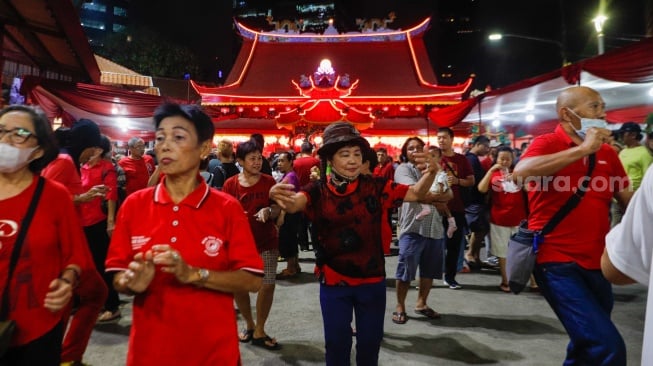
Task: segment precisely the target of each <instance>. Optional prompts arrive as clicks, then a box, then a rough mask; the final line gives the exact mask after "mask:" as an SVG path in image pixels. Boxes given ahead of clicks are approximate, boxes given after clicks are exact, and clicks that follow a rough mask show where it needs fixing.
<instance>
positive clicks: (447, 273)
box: [442, 212, 467, 281]
mask: <svg viewBox="0 0 653 366" xmlns="http://www.w3.org/2000/svg"><path fill="white" fill-rule="evenodd" d="M451 215H452V216H453V217H454V220H456V226H457V227H458V229H457V230H456V231H454V233H453V235H452V236H451V238H448V237H446V235H445V239H446V248H447V254H446V257H445V259H444V278H445V280H447V281H449V280H454V279H456V272H458V271H457V270H458V255H459V253H460V243H461V242H462V240H463V232H464V231H465V226H466V225H467V220H465V213H464V212H452V213H451ZM442 223H443V224H444V231H445V232H447V229H448V228H449V222H448V221H447V218H446V217H442Z"/></svg>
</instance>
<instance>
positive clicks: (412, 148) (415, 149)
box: [406, 146, 424, 152]
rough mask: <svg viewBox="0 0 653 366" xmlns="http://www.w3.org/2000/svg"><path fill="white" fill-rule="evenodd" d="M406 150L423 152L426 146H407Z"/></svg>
mask: <svg viewBox="0 0 653 366" xmlns="http://www.w3.org/2000/svg"><path fill="white" fill-rule="evenodd" d="M406 150H407V151H418V152H422V151H424V147H423V146H409V147H407V148H406Z"/></svg>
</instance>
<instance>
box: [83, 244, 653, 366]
mask: <svg viewBox="0 0 653 366" xmlns="http://www.w3.org/2000/svg"><path fill="white" fill-rule="evenodd" d="M311 254H312V253H302V254H301V257H302V263H301V266H302V269H303V271H304V272H303V273H302V274H301V275H300V276H299V277H297V278H296V279H293V280H291V281H279V282H278V284H277V288H276V293H275V300H274V304H273V307H272V311H271V314H270V318H269V320H268V324H267V326H266V328H267V331H268V333H269V334H270V335H272V336H274V337H276V338H277V339H278V340H279V342H280V343H281V344H282V345H283V349H282V350H280V351H267V350H264V349H261V348H258V347H254V346H252V345H250V344H241V347H240V350H241V354H242V358H243V364H244V365H265V366H273V365H322V364H324V361H323V360H324V343H323V338H322V323H321V322H322V318H321V315H320V306H319V299H318V284H317V283H316V282H315V280H314V279H313V276H312V275H311V274H309V273H310V272H311V271H312V267H313V263H312V262H311V258H310V255H311ZM396 263H397V257H393V256H390V257H387V261H386V269H387V272H388V276H389V277H390V279H388V281H387V283H388V290H387V299H388V301H387V314H388V315H387V316H386V320H385V338H384V341H383V343H382V345H381V353H380V358H379V360H380V362H379V363H380V364H381V365H387V366H390V365H392V366H395V365H452V366H455V365H479V364H484V365H515V366H516V365H520V366H527V365H532V366H535V365H537V366H548V365H561V364H562V360H563V359H564V354H565V349H566V345H567V341H568V338H567V335H566V333H565V332H564V329H563V328H562V326H561V325H560V323H559V322H558V320H557V318H556V317H555V315H554V314H553V312H552V311H551V309H550V308H549V306H548V305H547V304H546V302H545V301H544V299H543V298H542V297H541V296H540V295H539V294H536V293H529V292H524V293H522V294H520V295H512V294H505V293H502V292H500V291H499V290H498V287H497V286H498V284H499V282H500V277H499V276H498V273H497V272H496V271H494V270H488V269H486V270H483V271H481V272H480V273H471V274H460V275H459V276H458V278H457V279H458V281H459V282H460V283H461V284H462V285H463V286H464V288H463V289H461V290H450V289H449V288H448V287H445V286H444V285H443V284H442V281H436V283H435V286H434V288H433V290H432V292H431V296H430V301H429V305H430V306H431V307H433V308H434V309H436V310H437V311H438V312H440V313H441V314H442V318H441V319H439V320H428V319H426V318H424V317H421V316H418V315H416V314H413V313H412V312H411V311H409V312H408V316H409V320H408V322H407V323H406V324H404V325H396V324H394V323H392V321H391V315H390V314H391V313H392V311H394V307H395V302H396V297H395V287H394V280H393V279H391V278H392V276H393V274H394V269H395V267H396ZM279 267H280V268H279V269H281V268H285V263H279ZM416 296H417V295H416V291H415V290H414V288H413V289H412V290H411V291H410V292H409V293H408V300H407V304H406V305H407V307H408V308H409V309H411V307H412V306H413V305H414V303H415V299H416ZM615 297H616V301H615V309H614V312H613V319H614V321H615V323H616V324H617V326H618V328H619V330H620V331H621V333H622V335H623V337H624V339H625V341H626V345H627V347H628V361H629V362H628V363H629V364H630V365H639V364H640V361H639V360H640V357H641V347H642V332H643V327H644V313H645V305H646V297H647V291H646V288H645V287H643V286H640V285H631V286H625V287H615ZM252 303H254V300H252ZM123 315H124V316H123V317H122V319H121V320H120V322H119V323H117V324H109V325H102V326H97V327H96V329H95V331H94V333H93V336H92V338H91V342H90V345H89V348H88V350H87V352H86V358H85V361H86V362H88V363H90V364H92V365H94V366H118V365H124V363H125V361H124V360H125V354H126V347H127V338H128V334H129V326H130V320H131V303H130V302H127V303H126V304H125V305H124V307H123ZM239 324H241V325H242V321H240V322H239ZM352 360H354V358H353V352H352ZM352 364H355V362H352Z"/></svg>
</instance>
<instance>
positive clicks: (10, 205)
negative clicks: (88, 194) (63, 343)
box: [0, 176, 233, 346]
mask: <svg viewBox="0 0 653 366" xmlns="http://www.w3.org/2000/svg"><path fill="white" fill-rule="evenodd" d="M37 179H38V176H34V179H33V181H32V183H31V185H30V186H29V187H27V188H26V189H25V190H23V192H21V193H19V194H18V195H16V196H14V197H10V198H7V199H4V200H0V233H1V234H2V235H1V237H0V278H1V279H2V280H0V289H1V290H0V291H4V287H5V283H6V278H7V273H8V269H9V261H10V258H11V252H12V250H13V248H14V243H15V241H16V237H17V236H18V230H20V226H21V223H22V220H23V218H24V217H25V214H26V213H27V207H28V206H29V204H30V201H31V200H32V196H33V195H34V191H35V190H36V182H37ZM71 264H76V265H78V266H79V267H80V268H81V269H82V273H83V272H84V271H87V270H95V266H94V264H93V262H92V259H91V254H90V253H89V249H88V245H87V244H86V237H85V236H84V232H83V230H82V226H81V225H80V223H79V219H78V217H77V213H76V212H75V207H74V206H73V201H72V200H71V199H70V193H68V191H67V190H66V188H65V187H63V186H62V185H61V184H59V183H57V182H55V181H51V180H47V179H46V182H45V185H44V187H43V192H42V193H41V198H40V200H39V204H38V206H37V208H36V211H35V213H34V217H33V218H32V222H31V224H30V227H29V229H28V231H27V236H26V237H25V240H24V241H23V247H22V248H21V256H20V258H19V260H18V262H17V264H16V268H15V269H14V274H13V277H12V280H11V286H10V292H9V303H10V307H11V309H10V311H9V318H10V319H13V320H14V321H16V323H17V325H18V327H17V328H18V331H17V332H16V333H15V335H14V338H13V340H12V346H17V345H24V344H26V343H28V342H31V341H33V340H35V339H36V338H38V337H41V336H43V335H44V334H45V333H46V332H48V331H50V330H51V329H52V328H53V327H54V326H55V325H56V324H57V323H59V322H60V321H61V317H62V315H63V312H62V311H58V312H55V313H53V312H51V311H50V310H47V309H46V308H45V307H43V302H44V301H45V295H46V294H47V293H48V292H49V291H50V290H49V286H50V283H51V282H52V281H53V280H54V279H55V278H58V277H59V275H60V273H61V271H62V270H63V269H64V268H66V267H67V266H68V265H71ZM232 314H233V310H232ZM232 316H233V315H232Z"/></svg>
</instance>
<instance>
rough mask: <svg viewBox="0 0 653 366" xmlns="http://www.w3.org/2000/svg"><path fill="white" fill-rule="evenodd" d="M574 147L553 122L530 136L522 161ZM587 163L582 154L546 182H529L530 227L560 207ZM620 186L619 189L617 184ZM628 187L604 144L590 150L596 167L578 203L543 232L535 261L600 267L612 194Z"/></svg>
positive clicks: (542, 222)
mask: <svg viewBox="0 0 653 366" xmlns="http://www.w3.org/2000/svg"><path fill="white" fill-rule="evenodd" d="M574 146H576V144H574V143H573V142H572V141H571V139H570V138H569V136H568V135H567V134H566V133H565V131H564V130H563V129H562V127H560V126H559V125H558V127H556V129H555V131H554V132H553V133H549V134H546V135H542V136H539V137H537V138H535V139H534V140H533V143H532V144H531V145H530V146H529V148H528V150H527V151H526V153H525V154H524V155H522V159H526V158H529V157H533V156H541V155H548V154H553V153H557V152H560V151H562V150H566V149H569V148H571V147H574ZM588 162H589V159H588V158H587V157H584V158H582V159H579V160H578V161H576V162H574V163H572V164H569V165H568V166H566V167H564V168H562V169H561V170H560V171H558V172H557V173H556V174H555V175H553V176H551V177H544V178H546V182H545V179H536V180H537V181H538V183H535V182H533V183H531V184H530V185H529V193H528V203H529V209H530V216H529V217H528V226H529V228H530V229H535V230H539V229H541V228H542V227H543V226H544V225H545V224H546V223H547V222H548V221H549V220H550V219H551V218H552V217H553V215H554V214H555V213H556V212H557V211H558V210H559V209H560V208H561V207H562V205H563V204H564V203H565V202H566V201H567V199H568V198H569V197H570V196H571V195H572V191H574V190H575V189H576V188H577V187H578V186H579V181H580V180H581V178H582V177H584V176H585V175H586V174H587V169H588ZM540 183H541V184H540ZM536 184H539V188H538V187H536ZM620 184H623V187H621V188H620V187H619V185H620ZM628 185H629V183H628V176H627V175H626V172H625V171H624V168H623V166H622V165H621V162H620V161H619V157H618V156H617V153H616V152H615V151H614V149H612V147H610V145H608V144H603V145H602V146H601V148H600V149H599V151H597V152H596V166H595V167H594V172H593V173H592V179H591V181H590V185H589V189H588V191H587V192H586V193H585V196H584V197H583V199H582V200H581V201H580V204H579V205H578V206H577V207H576V208H574V209H573V210H571V212H569V214H568V215H567V216H565V218H564V219H563V220H562V222H561V223H559V224H558V226H556V228H555V229H554V230H553V232H551V233H549V234H548V235H546V236H545V238H544V243H543V244H542V245H541V246H540V252H539V254H538V256H537V262H538V263H546V262H576V263H577V264H578V265H580V266H581V267H583V268H586V269H600V268H601V254H602V253H603V248H604V246H605V235H606V234H607V233H608V231H609V230H610V216H609V211H610V203H611V202H612V198H613V195H614V192H615V191H617V190H619V189H621V190H623V189H626V188H627V187H628Z"/></svg>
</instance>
